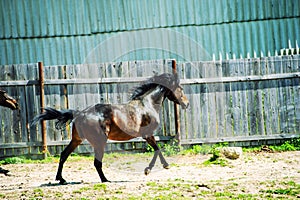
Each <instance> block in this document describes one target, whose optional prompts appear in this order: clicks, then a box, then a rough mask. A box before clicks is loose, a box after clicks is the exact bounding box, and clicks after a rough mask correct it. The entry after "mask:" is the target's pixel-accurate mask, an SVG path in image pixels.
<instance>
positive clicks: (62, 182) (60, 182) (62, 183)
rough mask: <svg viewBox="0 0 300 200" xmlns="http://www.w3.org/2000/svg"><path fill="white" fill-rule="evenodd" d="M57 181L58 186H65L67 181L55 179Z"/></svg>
mask: <svg viewBox="0 0 300 200" xmlns="http://www.w3.org/2000/svg"><path fill="white" fill-rule="evenodd" d="M56 180H57V181H59V184H60V185H67V181H66V180H65V179H63V178H56Z"/></svg>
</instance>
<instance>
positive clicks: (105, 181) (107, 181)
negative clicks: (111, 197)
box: [101, 179, 111, 183]
mask: <svg viewBox="0 0 300 200" xmlns="http://www.w3.org/2000/svg"><path fill="white" fill-rule="evenodd" d="M101 182H102V183H110V182H111V181H109V180H107V179H104V180H101Z"/></svg>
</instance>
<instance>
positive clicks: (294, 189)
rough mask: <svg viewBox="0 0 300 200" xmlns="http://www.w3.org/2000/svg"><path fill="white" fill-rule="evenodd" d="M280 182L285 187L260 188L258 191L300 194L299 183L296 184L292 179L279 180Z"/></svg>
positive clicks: (291, 194)
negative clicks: (286, 180)
mask: <svg viewBox="0 0 300 200" xmlns="http://www.w3.org/2000/svg"><path fill="white" fill-rule="evenodd" d="M280 184H281V185H283V186H286V187H281V188H275V189H268V190H261V191H260V192H263V193H269V194H281V195H290V196H297V195H299V194H300V184H297V183H295V182H294V181H288V182H281V183H280ZM273 187H276V185H275V184H274V185H273Z"/></svg>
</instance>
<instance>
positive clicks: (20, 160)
mask: <svg viewBox="0 0 300 200" xmlns="http://www.w3.org/2000/svg"><path fill="white" fill-rule="evenodd" d="M21 163H25V158H22V157H11V158H5V159H4V160H3V161H1V164H21Z"/></svg>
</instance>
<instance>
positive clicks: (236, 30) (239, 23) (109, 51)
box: [0, 0, 300, 65]
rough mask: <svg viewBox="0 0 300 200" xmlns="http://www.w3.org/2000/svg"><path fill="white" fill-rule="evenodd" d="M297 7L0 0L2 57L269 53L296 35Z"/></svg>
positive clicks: (284, 3) (296, 1)
mask: <svg viewBox="0 0 300 200" xmlns="http://www.w3.org/2000/svg"><path fill="white" fill-rule="evenodd" d="M299 8H300V0H264V1H261V0H244V1H239V0H202V1H199V0H186V1H183V0H151V1H148V0H126V1H125V0H124V1H122V0H109V1H106V0H105V1H98V0H90V1H84V0H76V1H75V0H74V1H73V0H65V1H55V0H51V1H48V0H47V1H42V0H41V1H34V0H26V1H25V0H11V1H7V0H0V9H1V12H0V22H1V29H0V53H1V57H0V64H2V65H3V64H14V63H32V62H37V61H44V63H45V64H46V65H59V64H76V63H83V62H108V61H113V60H110V59H114V60H145V59H146V60H149V59H163V58H176V59H177V60H179V61H180V60H188V61H195V60H211V59H212V58H213V54H215V57H216V59H219V58H220V57H221V56H222V57H223V58H225V57H226V56H227V57H228V58H233V57H246V56H251V57H252V56H254V54H255V53H254V52H256V54H257V55H258V56H260V55H274V54H275V52H276V51H280V49H283V48H288V47H289V46H292V47H296V45H297V44H296V43H297V41H298V43H299V42H300V31H299V30H300V9H299ZM182 34H183V35H182ZM289 41H290V42H289Z"/></svg>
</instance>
